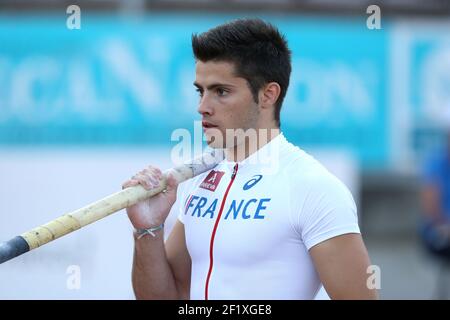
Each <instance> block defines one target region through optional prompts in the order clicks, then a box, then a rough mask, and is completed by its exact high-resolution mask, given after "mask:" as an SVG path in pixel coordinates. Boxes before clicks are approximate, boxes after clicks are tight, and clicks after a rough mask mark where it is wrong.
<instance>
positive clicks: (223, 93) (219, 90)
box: [216, 88, 228, 97]
mask: <svg viewBox="0 0 450 320" xmlns="http://www.w3.org/2000/svg"><path fill="white" fill-rule="evenodd" d="M216 92H217V95H218V96H219V97H224V96H226V95H227V94H228V91H227V90H225V89H223V88H217V90H216Z"/></svg>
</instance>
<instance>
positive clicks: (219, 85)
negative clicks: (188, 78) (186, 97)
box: [194, 82, 235, 90]
mask: <svg viewBox="0 0 450 320" xmlns="http://www.w3.org/2000/svg"><path fill="white" fill-rule="evenodd" d="M194 86H196V87H197V88H199V89H203V87H202V86H201V85H200V84H199V83H198V82H194ZM218 87H228V88H234V87H235V86H234V85H232V84H226V83H212V84H210V85H209V86H207V87H206V89H207V90H214V89H216V88H218Z"/></svg>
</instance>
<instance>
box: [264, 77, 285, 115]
mask: <svg viewBox="0 0 450 320" xmlns="http://www.w3.org/2000/svg"><path fill="white" fill-rule="evenodd" d="M280 93H281V87H280V85H279V84H278V83H277V82H269V83H268V84H266V85H265V86H264V87H263V88H262V90H261V91H260V101H261V107H262V108H263V109H265V108H272V107H273V106H274V105H275V103H276V102H277V100H278V97H279V96H280Z"/></svg>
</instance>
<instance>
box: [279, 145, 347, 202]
mask: <svg viewBox="0 0 450 320" xmlns="http://www.w3.org/2000/svg"><path fill="white" fill-rule="evenodd" d="M283 157H284V161H283V162H284V165H283V169H282V170H283V174H284V175H285V177H286V178H287V179H288V180H289V184H290V188H291V190H292V192H294V193H300V192H301V193H303V194H305V196H309V197H311V196H312V197H314V196H317V197H325V198H329V199H332V200H340V199H341V200H344V201H345V200H349V201H351V202H353V197H352V195H351V193H350V191H349V189H348V188H347V186H346V185H345V184H344V183H343V182H342V181H341V180H339V179H338V178H337V177H336V176H335V175H334V174H332V173H331V172H330V171H329V170H328V169H327V168H325V166H324V165H322V164H321V163H320V162H319V161H318V160H317V159H316V158H314V157H313V156H312V155H310V154H309V153H307V152H306V151H304V150H302V149H300V148H299V147H296V146H294V145H292V144H291V145H290V146H289V149H288V152H287V153H285V154H284V155H283Z"/></svg>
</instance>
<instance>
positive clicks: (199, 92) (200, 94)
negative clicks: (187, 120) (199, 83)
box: [195, 88, 203, 98]
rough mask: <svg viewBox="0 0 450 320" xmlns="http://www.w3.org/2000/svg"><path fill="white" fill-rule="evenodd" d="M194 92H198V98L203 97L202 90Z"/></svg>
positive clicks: (198, 89)
mask: <svg viewBox="0 0 450 320" xmlns="http://www.w3.org/2000/svg"><path fill="white" fill-rule="evenodd" d="M195 91H197V92H198V95H199V96H200V98H201V97H203V90H202V89H200V88H196V89H195Z"/></svg>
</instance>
